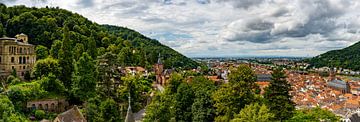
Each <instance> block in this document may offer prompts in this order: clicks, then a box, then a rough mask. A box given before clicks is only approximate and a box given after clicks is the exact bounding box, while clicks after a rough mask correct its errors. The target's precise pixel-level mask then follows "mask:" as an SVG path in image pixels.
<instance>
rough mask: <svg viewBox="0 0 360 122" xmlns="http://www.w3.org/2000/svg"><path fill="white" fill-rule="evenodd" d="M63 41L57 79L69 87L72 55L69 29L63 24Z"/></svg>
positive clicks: (72, 66)
mask: <svg viewBox="0 0 360 122" xmlns="http://www.w3.org/2000/svg"><path fill="white" fill-rule="evenodd" d="M63 32H64V35H63V41H62V45H61V49H60V51H59V64H60V66H61V73H60V75H59V79H60V80H61V81H62V82H64V85H65V87H66V88H67V89H69V88H71V76H72V73H73V71H74V65H73V55H72V49H71V40H70V31H69V28H68V25H67V24H65V26H64V29H63Z"/></svg>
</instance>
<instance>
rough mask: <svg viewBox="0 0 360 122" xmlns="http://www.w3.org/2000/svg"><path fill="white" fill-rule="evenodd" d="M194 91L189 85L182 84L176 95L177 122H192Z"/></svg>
mask: <svg viewBox="0 0 360 122" xmlns="http://www.w3.org/2000/svg"><path fill="white" fill-rule="evenodd" d="M194 98H195V95H194V91H193V89H192V88H191V86H190V85H189V84H187V83H181V84H180V85H179V87H178V89H177V93H176V94H175V105H174V110H175V113H176V114H175V119H176V121H184V122H190V121H191V120H192V111H191V106H192V104H193V102H194Z"/></svg>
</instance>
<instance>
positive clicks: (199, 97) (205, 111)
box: [191, 76, 216, 122]
mask: <svg viewBox="0 0 360 122" xmlns="http://www.w3.org/2000/svg"><path fill="white" fill-rule="evenodd" d="M191 86H192V88H193V89H194V92H195V99H194V103H193V104H192V106H191V112H192V114H193V117H192V121H194V122H212V121H214V118H215V108H214V106H213V101H212V99H211V94H212V93H213V92H214V91H215V90H216V86H215V84H214V82H212V81H210V80H208V79H205V77H201V76H200V77H195V78H194V79H193V80H192V82H191Z"/></svg>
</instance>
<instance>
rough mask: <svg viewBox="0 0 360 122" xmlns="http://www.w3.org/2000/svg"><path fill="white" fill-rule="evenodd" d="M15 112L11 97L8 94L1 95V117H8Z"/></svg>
mask: <svg viewBox="0 0 360 122" xmlns="http://www.w3.org/2000/svg"><path fill="white" fill-rule="evenodd" d="M14 112H15V109H14V105H13V104H12V102H11V101H10V99H9V98H8V97H7V96H6V95H0V118H7V117H9V116H10V115H11V114H12V113H14ZM0 121H1V119H0Z"/></svg>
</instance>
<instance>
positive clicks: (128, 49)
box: [0, 3, 198, 68]
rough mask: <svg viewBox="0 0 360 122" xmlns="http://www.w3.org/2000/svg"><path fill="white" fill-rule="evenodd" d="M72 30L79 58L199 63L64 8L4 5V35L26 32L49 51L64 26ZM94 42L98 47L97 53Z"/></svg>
mask: <svg viewBox="0 0 360 122" xmlns="http://www.w3.org/2000/svg"><path fill="white" fill-rule="evenodd" d="M65 25H66V26H67V27H68V28H69V31H70V40H71V45H72V51H73V53H74V55H75V58H76V55H77V54H78V53H79V52H80V53H81V52H84V51H88V52H92V53H95V54H90V55H92V56H93V57H96V56H99V55H100V54H104V53H105V52H112V53H114V54H117V55H119V56H121V57H122V60H123V61H122V62H121V63H123V65H128V66H131V65H132V66H135V65H137V66H145V67H148V68H150V67H151V65H152V64H154V63H155V62H156V61H157V59H158V55H159V53H160V54H161V58H162V59H163V63H164V65H165V67H166V68H171V67H182V68H195V67H197V66H198V64H197V63H196V62H195V61H193V60H191V59H189V58H187V57H185V56H183V55H182V54H180V53H178V52H176V51H175V50H173V49H171V48H169V47H167V46H165V45H162V44H161V43H159V42H158V41H157V40H154V39H150V38H147V37H145V36H144V35H142V34H140V33H139V32H136V31H134V30H131V29H128V28H124V27H117V26H111V25H99V24H97V23H95V22H91V21H89V20H88V19H87V18H85V17H83V16H81V15H79V14H76V13H72V12H70V11H67V10H64V9H60V8H48V7H46V8H34V7H32V8H29V7H26V6H13V7H7V6H5V5H3V4H1V3H0V36H1V35H6V36H8V37H14V36H15V35H16V34H19V33H24V34H27V35H28V36H29V42H30V43H31V44H35V45H43V46H45V47H47V48H48V49H49V50H50V49H51V47H52V46H53V47H56V45H53V43H54V42H56V40H59V41H62V39H63V33H64V31H63V30H64V26H65ZM92 42H95V44H96V50H95V51H89V50H93V49H91V48H92V46H91V45H92Z"/></svg>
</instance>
